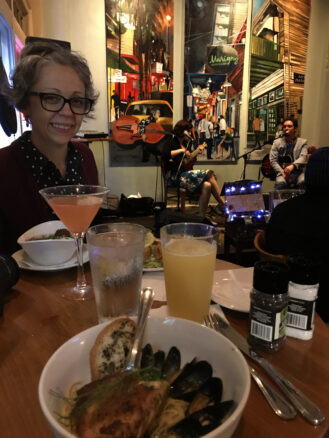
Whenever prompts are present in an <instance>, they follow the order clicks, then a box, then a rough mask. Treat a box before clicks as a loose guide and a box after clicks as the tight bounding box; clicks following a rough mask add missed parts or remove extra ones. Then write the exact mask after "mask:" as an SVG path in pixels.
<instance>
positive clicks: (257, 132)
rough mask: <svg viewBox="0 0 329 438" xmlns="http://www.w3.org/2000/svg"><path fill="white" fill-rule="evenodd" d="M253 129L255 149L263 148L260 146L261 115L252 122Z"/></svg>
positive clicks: (257, 115)
mask: <svg viewBox="0 0 329 438" xmlns="http://www.w3.org/2000/svg"><path fill="white" fill-rule="evenodd" d="M252 129H253V130H254V135H255V144H254V147H257V146H261V144H260V118H259V114H258V113H257V114H256V117H255V118H254V120H253V121H252Z"/></svg>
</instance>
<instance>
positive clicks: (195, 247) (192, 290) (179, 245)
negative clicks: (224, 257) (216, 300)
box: [160, 223, 218, 323]
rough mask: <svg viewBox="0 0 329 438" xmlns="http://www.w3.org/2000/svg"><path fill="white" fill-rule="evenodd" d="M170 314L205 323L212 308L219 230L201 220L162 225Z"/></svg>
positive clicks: (162, 243)
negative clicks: (205, 317) (201, 222)
mask: <svg viewBox="0 0 329 438" xmlns="http://www.w3.org/2000/svg"><path fill="white" fill-rule="evenodd" d="M160 233H161V245H162V254H163V265H164V277H165V285H166V294H167V304H168V314H169V315H170V316H177V317H180V318H185V319H190V320H192V321H196V322H200V323H201V322H202V321H203V317H204V315H206V314H207V313H208V311H209V305H210V299H211V291H212V285H213V276H214V270H215V261H216V254H217V241H218V230H217V229H216V228H215V227H212V226H210V225H206V224H199V223H177V224H170V225H166V226H164V227H162V228H161V231H160Z"/></svg>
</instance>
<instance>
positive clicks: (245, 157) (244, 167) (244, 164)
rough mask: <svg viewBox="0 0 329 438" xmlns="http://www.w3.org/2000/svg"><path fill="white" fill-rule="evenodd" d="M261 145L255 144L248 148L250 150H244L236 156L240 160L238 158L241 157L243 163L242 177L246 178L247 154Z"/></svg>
mask: <svg viewBox="0 0 329 438" xmlns="http://www.w3.org/2000/svg"><path fill="white" fill-rule="evenodd" d="M261 148H262V147H259V146H255V147H254V148H252V149H250V151H248V152H246V153H245V154H242V155H240V156H239V157H238V160H240V158H243V160H244V163H243V172H242V179H246V167H247V159H248V155H249V154H251V153H252V152H254V151H257V150H258V149H261Z"/></svg>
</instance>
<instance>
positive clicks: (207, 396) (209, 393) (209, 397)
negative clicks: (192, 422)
mask: <svg viewBox="0 0 329 438" xmlns="http://www.w3.org/2000/svg"><path fill="white" fill-rule="evenodd" d="M222 393H223V382H222V380H221V379H220V378H219V377H211V378H210V379H208V380H207V381H206V383H205V384H204V385H202V387H201V388H200V389H199V391H197V392H196V394H195V396H194V398H193V400H192V401H191V404H190V406H189V409H188V413H189V414H192V413H193V412H197V411H200V410H201V409H204V408H205V407H206V406H209V405H215V404H218V403H220V401H221V399H222Z"/></svg>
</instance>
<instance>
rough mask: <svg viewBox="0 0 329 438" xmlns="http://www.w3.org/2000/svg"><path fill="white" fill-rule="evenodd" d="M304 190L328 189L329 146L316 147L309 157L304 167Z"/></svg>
mask: <svg viewBox="0 0 329 438" xmlns="http://www.w3.org/2000/svg"><path fill="white" fill-rule="evenodd" d="M305 186H306V190H313V191H317V190H323V189H325V190H328V189H329V147H328V146H325V147H322V148H319V149H317V150H316V151H315V152H314V153H313V154H312V155H311V156H310V158H309V160H308V163H307V165H306V169H305Z"/></svg>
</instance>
